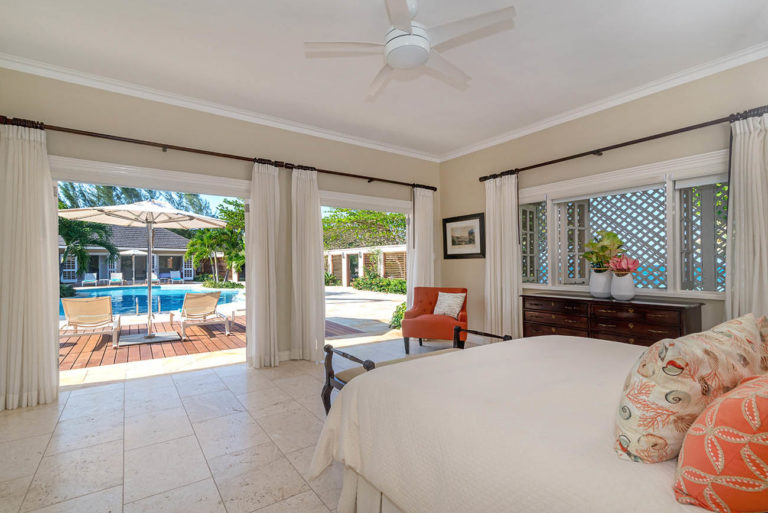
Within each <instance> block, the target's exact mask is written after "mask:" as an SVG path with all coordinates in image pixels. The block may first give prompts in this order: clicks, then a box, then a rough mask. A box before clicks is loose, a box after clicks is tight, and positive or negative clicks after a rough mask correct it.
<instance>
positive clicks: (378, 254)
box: [323, 244, 407, 287]
mask: <svg viewBox="0 0 768 513" xmlns="http://www.w3.org/2000/svg"><path fill="white" fill-rule="evenodd" d="M323 257H324V260H325V271H326V272H329V273H331V274H333V275H335V276H336V277H337V278H338V279H339V280H340V281H341V284H342V286H344V287H349V286H351V284H352V282H353V281H354V280H355V279H356V278H359V277H360V276H362V275H363V273H364V272H365V270H366V269H369V268H372V267H375V268H376V272H377V273H378V275H379V276H381V277H382V278H401V279H405V275H406V267H407V265H406V247H405V244H396V245H392V246H371V247H365V248H344V249H330V250H326V251H325V252H324V253H323ZM361 264H362V266H361Z"/></svg>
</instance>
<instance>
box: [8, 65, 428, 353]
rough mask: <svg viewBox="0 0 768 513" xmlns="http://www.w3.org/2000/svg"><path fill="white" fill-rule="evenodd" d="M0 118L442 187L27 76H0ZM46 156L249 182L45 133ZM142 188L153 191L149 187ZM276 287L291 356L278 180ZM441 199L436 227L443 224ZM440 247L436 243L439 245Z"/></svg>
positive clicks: (242, 125) (347, 151) (202, 164)
mask: <svg viewBox="0 0 768 513" xmlns="http://www.w3.org/2000/svg"><path fill="white" fill-rule="evenodd" d="M0 114H3V115H6V116H11V117H20V118H27V119H33V120H37V121H43V122H45V123H47V124H51V125H60V126H67V127H72V128H80V129H84V130H89V131H95V132H104V133H109V134H116V135H121V136H126V137H134V138H137V139H147V140H154V141H161V142H166V143H169V144H176V145H182V146H192V147H199V148H205V149H211V150H214V151H219V152H224V153H233V154H237V155H246V156H259V157H265V158H269V159H274V160H281V161H288V162H294V163H298V164H307V165H313V166H316V167H319V168H325V169H333V170H338V171H346V172H352V173H359V174H363V175H368V176H373V177H383V178H391V179H395V180H402V181H405V182H408V183H412V182H420V183H424V184H427V185H435V186H437V185H439V165H438V164H437V163H432V162H426V161H424V160H420V159H414V158H408V157H403V156H400V155H395V154H392V153H387V152H383V151H377V150H371V149H367V148H362V147H359V146H354V145H350V144H345V143H340V142H334V141H329V140H326V139H320V138H317V137H312V136H308V135H302V134H297V133H294V132H289V131H285V130H280V129H276V128H270V127H265V126H261V125H255V124H253V123H248V122H244V121H238V120H234V119H230V118H225V117H221V116H216V115H213V114H206V113H203V112H198V111H193V110H189V109H185V108H181V107H174V106H171V105H166V104H162V103H158V102H153V101H149V100H143V99H140V98H134V97H130V96H125V95H121V94H116V93H111V92H107V91H101V90H98V89H93V88H89V87H84V86H79V85H75V84H70V83H66V82H60V81H57V80H52V79H48V78H43V77H38V76H34V75H30V74H25V73H19V72H15V71H10V70H6V69H0ZM48 151H49V153H50V154H52V155H62V156H66V157H75V158H81V159H88V160H98V161H106V162H115V163H120V164H128V165H134V166H144V167H151V168H158V169H169V170H176V171H186V172H193V173H203V174H207V175H214V176H223V177H231V178H243V179H248V178H250V172H251V165H250V164H249V163H248V162H240V161H236V160H228V159H221V158H215V157H206V156H202V155H193V154H189V153H181V152H174V151H168V152H167V153H163V152H162V151H161V150H159V149H155V148H149V147H143V146H137V145H132V144H126V143H120V142H111V141H105V140H99V139H93V138H88V137H82V136H76V135H69V134H62V133H59V132H49V133H48ZM319 182H320V188H321V189H325V190H332V191H339V192H346V193H355V194H367V195H371V196H380V197H389V198H395V199H409V198H410V189H409V188H407V187H399V186H394V185H386V184H382V183H377V182H373V183H368V182H367V181H365V180H354V179H348V178H340V177H333V176H326V175H320V178H319ZM137 186H143V187H152V184H151V183H146V184H137ZM280 187H281V198H280V200H281V211H280V239H279V255H280V256H279V258H278V261H279V263H280V265H279V268H278V280H279V282H280V288H281V293H280V294H279V295H278V302H279V308H280V317H279V326H280V329H279V332H278V336H279V345H280V349H281V350H283V351H285V350H288V349H289V347H290V346H289V336H290V312H291V310H292V308H291V294H290V291H291V287H292V282H291V270H290V265H291V264H290V262H291V260H290V257H289V255H290V251H291V241H290V229H289V228H290V223H291V219H290V189H291V186H290V174H289V173H288V172H287V171H286V172H283V173H281V177H280ZM439 218H440V215H439V199H438V200H437V201H436V212H435V219H438V220H439ZM436 243H437V242H436Z"/></svg>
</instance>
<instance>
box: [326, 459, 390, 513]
mask: <svg viewBox="0 0 768 513" xmlns="http://www.w3.org/2000/svg"><path fill="white" fill-rule="evenodd" d="M337 511H338V513H404V512H403V511H402V510H401V509H400V508H398V507H397V506H395V505H394V504H393V503H392V501H390V500H389V499H388V498H387V496H386V495H384V494H383V493H381V492H380V491H379V490H377V489H376V487H374V486H373V485H372V484H371V483H369V482H368V481H366V480H365V478H364V477H363V476H361V475H360V474H358V473H357V472H355V471H354V470H352V469H351V468H349V467H345V468H344V484H343V486H342V488H341V497H339V506H338V508H337Z"/></svg>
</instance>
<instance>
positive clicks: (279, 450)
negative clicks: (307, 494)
mask: <svg viewBox="0 0 768 513" xmlns="http://www.w3.org/2000/svg"><path fill="white" fill-rule="evenodd" d="M238 401H239V399H238ZM294 401H295V399H294ZM297 402H298V401H297ZM300 406H302V407H303V405H301V404H300ZM246 412H247V413H248V416H250V417H251V419H252V420H253V421H254V422H255V423H256V425H258V426H259V427H260V428H261V430H262V431H264V434H265V435H267V438H269V440H270V442H272V443H273V444H274V446H275V447H276V448H277V450H278V452H279V453H280V454H281V455H282V456H283V458H285V460H286V461H287V462H288V464H289V465H290V466H291V467H292V468H293V469H294V470H295V471H296V473H297V474H298V475H299V477H300V478H301V480H302V481H304V484H305V485H307V487H308V488H309V489H310V490H312V492H313V493H314V491H315V490H314V489H313V488H312V485H310V484H309V482H308V481H307V480H306V479H305V478H304V476H303V475H302V473H301V472H299V470H298V469H297V468H296V467H295V466H294V465H293V463H292V462H291V460H290V459H289V458H288V454H287V453H286V452H285V451H283V450H282V449H281V448H280V446H279V445H278V444H277V443H276V442H275V440H274V439H272V436H271V435H270V434H269V432H267V430H266V429H264V426H262V425H261V423H260V422H259V420H258V419H257V418H255V417H254V416H253V414H252V413H251V412H250V411H249V410H247V409H246ZM265 416H268V415H265ZM313 416H314V415H313ZM297 450H300V449H297ZM215 481H216V479H215V478H214V482H215ZM217 489H218V485H217ZM300 493H304V492H298V493H295V494H293V495H291V496H289V497H283V499H282V500H280V501H278V503H279V502H282V501H285V500H287V499H290V498H291V497H295V496H296V495H299V494H300ZM321 502H322V501H321ZM273 504H277V503H273ZM273 504H270V505H269V506H272V505H273ZM226 507H227V506H226V504H225V505H224V508H225V509H226ZM265 507H267V506H265ZM258 509H264V508H258ZM258 509H256V510H253V511H252V512H250V513H254V512H256V511H258ZM227 511H229V510H227Z"/></svg>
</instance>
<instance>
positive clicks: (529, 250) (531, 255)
mask: <svg viewBox="0 0 768 513" xmlns="http://www.w3.org/2000/svg"><path fill="white" fill-rule="evenodd" d="M520 247H521V251H522V260H523V261H522V270H523V283H547V277H548V272H547V271H548V269H547V204H546V202H543V201H542V202H540V203H529V204H526V205H521V206H520Z"/></svg>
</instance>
